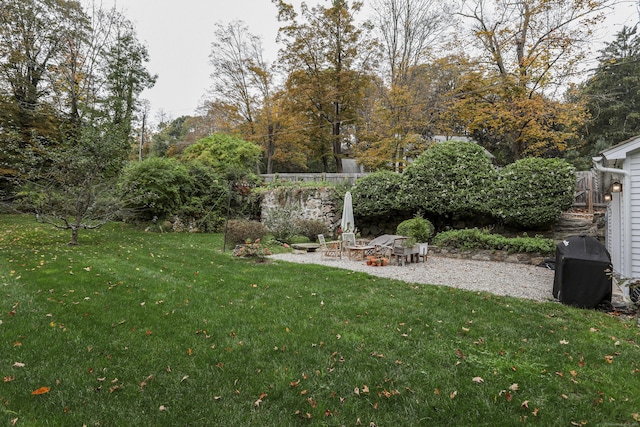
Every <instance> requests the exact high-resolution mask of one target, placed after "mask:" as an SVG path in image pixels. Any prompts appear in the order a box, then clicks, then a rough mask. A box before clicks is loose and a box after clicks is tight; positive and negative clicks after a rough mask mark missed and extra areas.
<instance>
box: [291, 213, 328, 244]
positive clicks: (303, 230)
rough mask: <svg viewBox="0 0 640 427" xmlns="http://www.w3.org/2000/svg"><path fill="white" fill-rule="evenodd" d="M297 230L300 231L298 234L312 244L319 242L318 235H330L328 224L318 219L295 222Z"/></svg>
mask: <svg viewBox="0 0 640 427" xmlns="http://www.w3.org/2000/svg"><path fill="white" fill-rule="evenodd" d="M295 228H296V230H298V234H300V235H301V236H304V237H307V238H308V239H309V240H310V241H312V242H316V241H317V240H318V234H324V235H325V236H326V235H328V234H329V227H327V224H325V223H324V221H320V220H317V219H299V220H297V221H295Z"/></svg>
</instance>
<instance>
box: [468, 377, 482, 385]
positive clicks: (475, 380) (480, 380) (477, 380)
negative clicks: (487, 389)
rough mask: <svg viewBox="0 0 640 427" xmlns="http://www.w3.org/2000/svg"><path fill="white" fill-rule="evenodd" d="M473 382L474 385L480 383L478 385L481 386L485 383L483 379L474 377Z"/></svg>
mask: <svg viewBox="0 0 640 427" xmlns="http://www.w3.org/2000/svg"><path fill="white" fill-rule="evenodd" d="M471 381H473V382H474V383H478V384H481V383H483V382H484V380H483V379H482V377H473V378H472V379H471Z"/></svg>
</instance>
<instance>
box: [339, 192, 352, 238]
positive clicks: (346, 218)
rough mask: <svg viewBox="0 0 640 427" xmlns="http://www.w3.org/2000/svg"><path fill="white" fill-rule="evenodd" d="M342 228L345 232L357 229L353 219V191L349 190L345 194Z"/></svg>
mask: <svg viewBox="0 0 640 427" xmlns="http://www.w3.org/2000/svg"><path fill="white" fill-rule="evenodd" d="M340 228H342V231H343V232H353V231H354V230H355V229H356V226H355V223H354V220H353V201H352V199H351V192H350V191H347V194H345V195H344V206H343V208H342V221H340Z"/></svg>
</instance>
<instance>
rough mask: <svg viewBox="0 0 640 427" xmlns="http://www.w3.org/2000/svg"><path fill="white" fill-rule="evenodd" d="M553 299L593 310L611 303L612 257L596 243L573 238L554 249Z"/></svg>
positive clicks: (591, 238)
mask: <svg viewBox="0 0 640 427" xmlns="http://www.w3.org/2000/svg"><path fill="white" fill-rule="evenodd" d="M555 264H556V265H555V269H556V270H555V276H554V280H553V296H554V297H555V298H557V299H558V300H559V301H560V302H561V303H563V304H567V305H572V306H576V307H583V308H595V307H597V306H598V305H600V304H602V303H605V302H609V303H610V302H611V283H612V277H611V268H612V267H611V256H610V255H609V252H608V251H607V249H606V248H605V247H604V245H603V244H602V243H600V241H598V239H596V238H594V237H590V236H573V237H569V238H568V239H566V240H563V241H562V242H560V243H558V245H557V247H556V263H555Z"/></svg>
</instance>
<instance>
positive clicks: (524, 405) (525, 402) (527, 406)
mask: <svg viewBox="0 0 640 427" xmlns="http://www.w3.org/2000/svg"><path fill="white" fill-rule="evenodd" d="M520 407H521V408H523V409H529V401H528V400H525V401H524V402H522V404H521V405H520Z"/></svg>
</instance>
